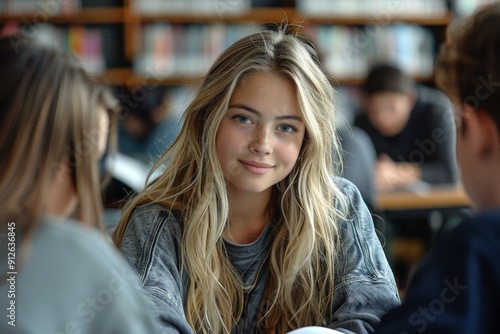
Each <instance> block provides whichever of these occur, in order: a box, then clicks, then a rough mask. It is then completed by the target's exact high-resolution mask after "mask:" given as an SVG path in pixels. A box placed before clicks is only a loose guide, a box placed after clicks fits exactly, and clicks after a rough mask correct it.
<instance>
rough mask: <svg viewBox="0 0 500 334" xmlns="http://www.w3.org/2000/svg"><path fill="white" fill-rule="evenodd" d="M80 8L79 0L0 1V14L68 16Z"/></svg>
mask: <svg viewBox="0 0 500 334" xmlns="http://www.w3.org/2000/svg"><path fill="white" fill-rule="evenodd" d="M80 8H81V0H0V13H6V14H14V15H15V14H26V13H29V14H37V13H38V14H39V15H41V16H42V15H43V16H53V15H57V14H69V13H74V12H76V11H78V10H79V9H80Z"/></svg>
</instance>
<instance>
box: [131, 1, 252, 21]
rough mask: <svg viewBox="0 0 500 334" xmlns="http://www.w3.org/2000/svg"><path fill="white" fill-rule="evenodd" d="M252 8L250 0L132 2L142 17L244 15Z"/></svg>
mask: <svg viewBox="0 0 500 334" xmlns="http://www.w3.org/2000/svg"><path fill="white" fill-rule="evenodd" d="M251 7H252V1H251V0H134V1H132V8H133V10H134V11H136V12H138V13H141V14H143V15H158V14H169V15H175V14H182V15H190V14H193V15H216V16H219V17H221V18H223V17H224V16H226V15H237V14H241V13H244V12H246V11H248V10H250V8H251Z"/></svg>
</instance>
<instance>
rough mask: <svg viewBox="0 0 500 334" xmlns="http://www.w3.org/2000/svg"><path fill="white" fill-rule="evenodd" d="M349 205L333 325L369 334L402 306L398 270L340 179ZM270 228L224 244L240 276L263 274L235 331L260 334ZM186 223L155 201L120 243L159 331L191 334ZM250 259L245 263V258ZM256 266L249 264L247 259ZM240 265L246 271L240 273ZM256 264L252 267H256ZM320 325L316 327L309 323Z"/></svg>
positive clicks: (135, 217) (140, 211)
mask: <svg viewBox="0 0 500 334" xmlns="http://www.w3.org/2000/svg"><path fill="white" fill-rule="evenodd" d="M339 185H340V187H341V188H342V190H343V192H344V193H345V194H346V196H347V198H348V202H349V217H348V219H346V220H345V221H340V222H338V223H337V224H338V228H339V232H340V241H341V245H340V249H339V257H338V260H337V263H336V266H335V292H334V297H333V300H332V310H333V314H331V317H330V321H329V325H328V327H330V328H332V329H336V330H338V331H340V332H344V333H371V332H373V329H374V327H375V326H376V325H377V324H378V323H379V322H380V318H381V317H382V316H383V315H384V314H385V313H386V312H387V311H389V310H391V309H392V308H394V307H395V306H397V305H399V304H400V301H399V296H398V292H397V289H396V284H395V281H394V276H393V273H392V271H391V269H390V267H389V265H388V263H387V260H386V257H385V254H384V252H383V249H382V247H381V245H380V242H379V239H378V237H377V235H376V233H375V229H374V226H373V221H372V218H371V215H370V212H369V211H368V209H367V208H366V206H365V204H364V202H363V200H362V198H361V196H360V195H359V192H358V190H357V188H356V187H355V186H354V185H353V184H352V183H350V182H349V181H346V180H343V179H340V180H339ZM270 238H272V229H270V228H266V229H265V231H264V232H263V233H262V235H261V236H260V237H259V239H258V240H257V241H255V242H253V243H251V244H248V245H232V244H229V245H227V244H226V246H228V247H226V249H227V251H228V256H229V258H230V260H231V261H233V262H234V263H233V265H234V266H235V267H236V269H237V270H239V271H240V273H241V272H242V271H243V269H250V270H248V272H242V274H246V276H247V277H244V278H245V280H249V281H252V280H254V279H255V278H256V275H257V274H258V273H259V272H260V271H259V270H258V269H262V268H264V269H263V273H261V274H260V275H259V276H258V277H257V280H256V285H255V287H254V288H253V289H252V293H251V294H250V295H249V300H248V301H246V309H245V310H244V319H241V320H240V322H239V323H238V326H236V327H235V328H234V329H233V330H232V333H233V334H234V333H258V326H256V323H257V320H258V319H257V317H256V312H257V309H258V307H259V305H260V303H261V297H262V294H263V291H264V288H265V284H266V272H267V271H266V269H267V268H266V266H265V263H263V261H265V257H264V255H262V254H265V253H266V252H265V251H261V250H262V249H263V248H265V247H266V245H268V244H270V242H269V241H270ZM181 239H182V222H181V221H180V220H179V219H178V217H176V216H175V215H174V214H172V213H171V212H169V211H168V210H167V209H166V208H164V207H162V206H160V205H158V204H151V205H146V206H141V207H138V208H136V209H135V211H134V212H133V214H132V218H131V221H130V222H129V224H128V226H127V229H126V232H125V235H124V237H123V241H122V251H123V253H124V255H125V257H126V258H127V260H128V261H129V263H130V264H131V265H132V267H134V268H135V269H136V270H137V272H138V275H139V279H140V282H141V285H142V287H143V288H144V290H145V291H146V292H147V293H148V294H149V295H150V297H151V298H152V300H153V302H154V304H155V306H156V310H157V312H158V315H159V317H160V319H161V322H162V326H163V327H162V328H163V331H162V333H182V334H187V333H193V330H192V328H191V327H190V326H189V324H188V323H187V321H186V317H185V313H184V305H185V301H186V296H187V287H188V277H187V275H186V274H185V272H184V273H181V268H180V248H181V247H180V240H181ZM245 257H246V259H245ZM249 257H255V258H256V261H253V260H252V262H255V263H252V262H251V263H250V265H249V264H248V258H249ZM238 261H239V262H240V263H243V264H244V267H245V268H238ZM252 266H253V267H252ZM310 325H317V324H310Z"/></svg>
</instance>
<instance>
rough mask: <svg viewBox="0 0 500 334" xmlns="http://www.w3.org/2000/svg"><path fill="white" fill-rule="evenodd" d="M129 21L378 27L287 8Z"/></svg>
mask: <svg viewBox="0 0 500 334" xmlns="http://www.w3.org/2000/svg"><path fill="white" fill-rule="evenodd" d="M130 18H131V20H133V21H134V22H143V23H151V22H170V23H217V22H223V23H251V22H254V23H271V24H272V23H275V22H278V23H279V22H288V23H290V24H296V25H304V24H338V25H367V24H380V21H377V20H375V19H374V18H370V17H354V18H345V17H309V16H307V14H303V13H301V12H299V11H297V10H296V9H294V8H291V7H285V8H253V9H251V10H250V11H248V12H246V13H244V14H237V15H229V14H228V15H224V16H223V15H221V16H218V15H197V14H193V15H190V14H175V15H168V14H159V15H146V14H144V15H141V14H136V13H131V15H130ZM450 21H451V15H450V14H447V15H445V16H442V17H435V18H432V17H431V18H426V17H422V18H412V17H405V16H400V17H391V19H390V20H385V21H383V22H382V23H384V24H390V23H408V24H419V25H426V26H440V25H443V26H445V25H447V24H449V23H450Z"/></svg>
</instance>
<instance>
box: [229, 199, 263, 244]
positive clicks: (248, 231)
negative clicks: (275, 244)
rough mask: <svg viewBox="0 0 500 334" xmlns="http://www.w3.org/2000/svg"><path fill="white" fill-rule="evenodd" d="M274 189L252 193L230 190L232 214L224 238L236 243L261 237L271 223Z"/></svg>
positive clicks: (247, 241) (245, 242) (244, 242)
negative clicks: (270, 206)
mask: <svg viewBox="0 0 500 334" xmlns="http://www.w3.org/2000/svg"><path fill="white" fill-rule="evenodd" d="M271 195H272V189H268V191H265V192H263V193H259V194H250V193H238V192H231V191H230V192H229V206H230V216H229V225H228V228H227V229H226V231H225V232H224V238H225V239H226V240H228V241H231V242H233V243H236V244H248V243H251V242H253V241H255V240H257V239H258V238H259V236H260V235H261V234H262V231H263V230H264V228H265V227H266V226H267V224H268V223H269V221H270V219H271V216H270V213H269V211H270V210H269V202H270V200H271Z"/></svg>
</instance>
